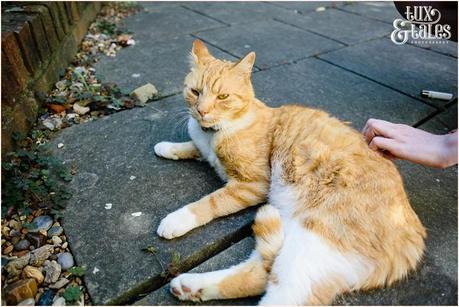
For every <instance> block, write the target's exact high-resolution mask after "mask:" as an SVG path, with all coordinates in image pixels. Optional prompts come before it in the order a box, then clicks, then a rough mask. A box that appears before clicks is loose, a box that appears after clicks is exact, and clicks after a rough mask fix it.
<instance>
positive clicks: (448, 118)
mask: <svg viewBox="0 0 459 307" xmlns="http://www.w3.org/2000/svg"><path fill="white" fill-rule="evenodd" d="M438 119H439V120H440V121H441V122H442V123H443V124H444V125H445V127H447V128H448V131H451V130H454V129H457V102H456V103H455V104H453V105H452V106H450V107H448V108H447V109H446V110H445V111H443V112H441V113H440V114H438Z"/></svg>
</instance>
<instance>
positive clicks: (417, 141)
mask: <svg viewBox="0 0 459 307" xmlns="http://www.w3.org/2000/svg"><path fill="white" fill-rule="evenodd" d="M362 133H363V135H364V136H365V139H366V140H367V142H368V143H369V146H370V148H371V149H373V150H377V151H380V152H381V153H382V154H384V155H385V156H386V157H388V158H398V159H404V160H408V161H411V162H415V163H419V164H422V165H425V166H430V167H437V168H446V167H448V166H452V165H454V164H457V131H456V132H454V133H452V134H446V135H435V134H432V133H428V132H426V131H423V130H421V129H417V128H413V127H411V126H408V125H403V124H393V123H391V122H387V121H384V120H380V119H369V120H368V121H367V123H366V125H365V127H364V128H363V131H362Z"/></svg>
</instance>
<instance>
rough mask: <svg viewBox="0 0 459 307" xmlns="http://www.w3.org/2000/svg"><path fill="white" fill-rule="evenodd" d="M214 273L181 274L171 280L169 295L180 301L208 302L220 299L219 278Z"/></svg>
mask: <svg viewBox="0 0 459 307" xmlns="http://www.w3.org/2000/svg"><path fill="white" fill-rule="evenodd" d="M214 273H215V272H210V273H202V274H190V273H187V274H181V275H179V276H177V277H176V278H174V279H172V281H171V283H170V291H171V293H172V294H173V295H174V296H175V297H177V298H178V299H179V300H181V301H193V302H199V301H208V300H212V299H219V298H221V295H220V292H219V289H218V283H219V282H220V280H221V278H219V276H217V275H218V274H214Z"/></svg>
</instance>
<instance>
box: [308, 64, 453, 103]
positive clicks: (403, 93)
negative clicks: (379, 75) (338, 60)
mask: <svg viewBox="0 0 459 307" xmlns="http://www.w3.org/2000/svg"><path fill="white" fill-rule="evenodd" d="M315 58H316V59H318V60H320V61H323V62H325V63H328V64H330V65H333V66H336V67H339V68H341V69H343V70H345V71H347V72H350V73H353V74H355V75H357V76H360V77H362V78H364V79H366V80H369V81H372V82H374V83H376V84H378V85H381V86H384V87H385V88H388V89H391V90H393V91H395V92H397V93H399V94H402V95H404V96H407V97H410V98H413V99H415V100H417V101H420V102H422V103H423V104H425V105H428V106H430V107H433V108H434V109H436V110H443V109H444V108H443V107H441V106H438V105H435V104H433V103H431V102H428V101H424V100H422V99H420V98H418V97H416V96H413V95H411V94H408V93H405V92H402V91H401V90H399V89H396V88H394V87H392V86H390V85H387V84H385V83H382V82H381V81H378V80H375V79H372V78H370V77H368V76H365V75H363V74H361V73H359V72H356V71H353V70H352V69H349V68H346V67H344V66H341V65H338V64H335V63H333V62H331V61H329V60H326V59H324V58H321V57H318V56H316V57H315Z"/></svg>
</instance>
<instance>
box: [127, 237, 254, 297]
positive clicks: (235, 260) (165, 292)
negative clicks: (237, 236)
mask: <svg viewBox="0 0 459 307" xmlns="http://www.w3.org/2000/svg"><path fill="white" fill-rule="evenodd" d="M254 247H255V240H254V239H253V238H252V237H248V238H245V239H243V240H241V241H240V242H238V243H235V244H234V245H232V246H231V247H229V248H228V249H225V250H224V251H222V252H221V253H219V254H218V255H216V256H214V257H212V258H210V259H209V260H207V261H205V262H204V263H202V264H200V265H199V266H197V267H195V268H194V269H192V270H191V271H190V272H191V273H205V272H212V271H217V270H222V269H227V268H229V267H231V266H233V265H236V264H239V263H240V262H242V261H244V260H246V259H247V258H249V256H250V253H251V252H252V251H253V249H254ZM258 300H259V298H258V297H256V298H255V297H252V298H242V299H237V300H236V299H235V300H214V301H206V302H204V303H203V304H205V305H207V306H209V305H210V306H213V305H233V306H234V305H239V306H240V305H245V306H247V305H249V306H250V305H256V304H257V302H258ZM134 305H143V306H152V305H155V306H157V305H160V306H161V305H200V304H197V303H193V302H183V301H180V300H178V299H176V298H175V297H174V296H173V295H172V294H171V293H170V292H169V284H167V285H165V286H163V287H161V288H160V289H158V290H156V291H154V292H152V293H151V294H149V295H147V296H146V297H144V298H143V299H141V300H139V301H138V302H136V303H135V304H134Z"/></svg>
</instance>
